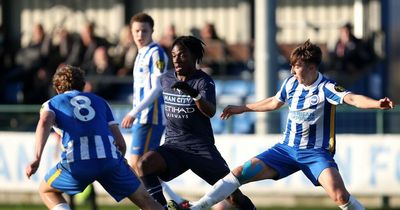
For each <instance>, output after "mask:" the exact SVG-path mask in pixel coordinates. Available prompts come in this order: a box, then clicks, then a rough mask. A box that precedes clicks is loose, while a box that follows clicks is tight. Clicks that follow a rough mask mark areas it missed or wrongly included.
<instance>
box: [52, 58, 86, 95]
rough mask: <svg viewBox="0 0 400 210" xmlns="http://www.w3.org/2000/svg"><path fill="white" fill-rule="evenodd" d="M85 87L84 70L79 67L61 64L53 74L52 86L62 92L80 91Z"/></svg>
mask: <svg viewBox="0 0 400 210" xmlns="http://www.w3.org/2000/svg"><path fill="white" fill-rule="evenodd" d="M84 87H85V72H84V71H83V70H82V69H80V68H79V67H75V66H71V65H63V66H60V67H58V69H57V71H56V73H55V74H54V76H53V88H54V89H55V90H56V91H57V92H59V93H64V92H66V91H69V90H79V91H82V90H83V88H84Z"/></svg>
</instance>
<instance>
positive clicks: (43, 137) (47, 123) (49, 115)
mask: <svg viewBox="0 0 400 210" xmlns="http://www.w3.org/2000/svg"><path fill="white" fill-rule="evenodd" d="M54 122H55V115H54V113H53V112H49V111H44V112H42V113H41V114H40V119H39V122H38V124H37V127H36V132H35V141H36V142H35V157H34V159H33V161H32V162H30V163H29V165H28V166H26V169H25V174H26V176H27V177H28V178H30V177H31V176H32V175H33V174H35V173H36V171H37V170H38V168H39V164H40V159H41V158H42V154H43V149H44V146H45V145H46V142H47V138H48V137H49V135H50V130H51V127H52V126H53V125H54Z"/></svg>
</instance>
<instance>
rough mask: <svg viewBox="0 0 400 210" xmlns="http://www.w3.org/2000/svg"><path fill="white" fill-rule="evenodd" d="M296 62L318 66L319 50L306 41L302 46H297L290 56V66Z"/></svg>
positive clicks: (320, 55)
mask: <svg viewBox="0 0 400 210" xmlns="http://www.w3.org/2000/svg"><path fill="white" fill-rule="evenodd" d="M298 61H303V62H304V63H306V64H315V65H317V66H319V65H320V64H321V61H322V51H321V48H320V47H318V46H317V45H316V44H313V43H311V42H310V40H309V39H308V40H307V41H306V42H304V43H303V44H302V45H299V46H298V47H296V49H294V50H293V51H292V53H291V54H290V64H291V65H295V64H296V63H297V62H298Z"/></svg>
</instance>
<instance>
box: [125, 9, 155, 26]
mask: <svg viewBox="0 0 400 210" xmlns="http://www.w3.org/2000/svg"><path fill="white" fill-rule="evenodd" d="M133 22H139V23H148V24H149V25H150V27H151V28H153V27H154V20H153V18H152V17H151V16H150V15H148V14H146V13H144V12H141V13H138V14H136V15H134V16H132V18H131V21H130V22H129V27H132V24H133Z"/></svg>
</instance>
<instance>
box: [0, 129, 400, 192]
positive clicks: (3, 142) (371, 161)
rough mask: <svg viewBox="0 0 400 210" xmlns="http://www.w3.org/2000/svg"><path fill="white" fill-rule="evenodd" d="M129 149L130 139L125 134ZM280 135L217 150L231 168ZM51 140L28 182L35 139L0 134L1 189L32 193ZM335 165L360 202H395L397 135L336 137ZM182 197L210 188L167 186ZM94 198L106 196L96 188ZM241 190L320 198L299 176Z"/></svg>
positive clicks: (227, 140) (188, 177)
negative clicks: (380, 198)
mask: <svg viewBox="0 0 400 210" xmlns="http://www.w3.org/2000/svg"><path fill="white" fill-rule="evenodd" d="M124 135H125V139H126V141H127V145H128V146H129V144H130V140H131V136H130V134H124ZM281 137H282V136H281V135H267V136H256V135H217V136H216V145H217V147H218V149H219V150H220V152H221V154H222V156H223V157H224V158H225V159H226V161H227V163H228V164H229V166H230V167H231V168H233V167H236V166H238V165H240V164H242V163H243V162H244V161H246V160H248V159H249V158H251V157H252V156H254V155H256V154H258V153H261V152H263V151H264V150H265V149H266V148H268V147H270V146H271V145H273V144H275V142H276V141H278V140H279V139H280V138H281ZM53 139H54V138H53V137H50V138H49V140H48V142H47V145H46V147H45V151H44V154H43V158H42V161H41V164H40V168H39V171H38V173H37V174H35V175H34V176H32V177H31V179H30V180H28V179H27V178H26V177H25V167H26V165H27V164H28V162H29V161H30V160H31V159H32V157H33V154H34V133H26V132H0V189H2V190H1V191H2V192H10V193H32V192H37V189H38V185H39V183H40V181H41V180H42V178H43V176H44V174H45V172H46V171H47V170H48V169H49V168H50V167H51V166H53V165H54V164H55V163H56V162H57V160H58V158H59V156H58V154H59V153H56V151H58V152H59V151H60V148H58V145H57V144H56V141H55V140H53ZM336 151H337V152H336V155H335V160H336V162H337V163H338V165H339V169H340V172H341V174H342V177H343V179H344V181H345V183H346V186H347V188H348V190H349V191H350V192H351V193H352V194H355V195H361V196H397V197H399V196H400V135H337V147H336ZM169 184H170V186H171V187H172V188H173V189H174V190H176V191H178V192H180V193H182V194H185V195H186V194H188V195H194V196H199V195H202V194H204V192H205V191H206V190H207V189H208V188H209V187H210V186H209V185H208V184H207V183H205V182H204V181H202V180H201V179H200V178H198V177H197V176H196V175H194V174H193V173H192V172H186V173H185V174H183V175H181V176H180V177H178V178H177V179H175V180H173V181H171V182H169ZM97 189H99V193H100V194H102V193H105V192H104V190H103V189H102V188H101V187H100V186H99V187H98V188H97ZM241 189H242V190H243V191H244V192H246V193H248V194H249V195H257V194H262V195H264V194H266V195H279V194H284V195H310V196H312V195H315V196H320V195H325V192H324V191H323V189H322V188H321V187H318V188H316V187H313V185H312V184H311V183H310V182H309V181H308V180H307V179H306V178H305V176H304V175H303V174H302V173H296V174H294V175H292V176H289V177H287V178H285V179H283V180H280V181H259V182H255V183H250V184H246V185H244V186H242V187H241Z"/></svg>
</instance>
